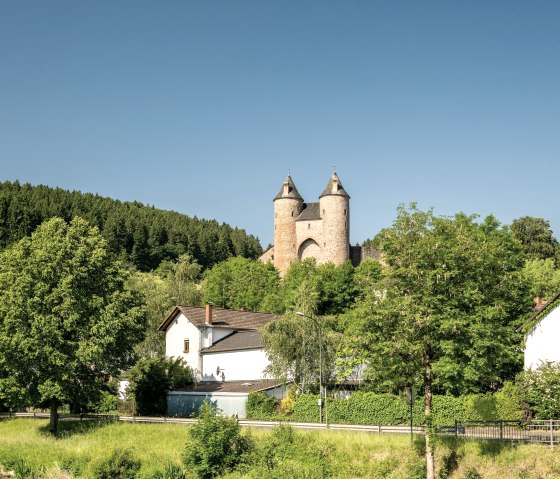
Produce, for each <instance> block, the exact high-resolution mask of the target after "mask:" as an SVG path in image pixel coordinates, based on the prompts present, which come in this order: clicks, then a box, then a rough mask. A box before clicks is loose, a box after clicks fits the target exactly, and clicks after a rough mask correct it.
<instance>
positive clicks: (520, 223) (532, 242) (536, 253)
mask: <svg viewBox="0 0 560 479" xmlns="http://www.w3.org/2000/svg"><path fill="white" fill-rule="evenodd" d="M510 229H511V232H512V234H513V236H514V237H515V238H516V239H517V240H518V241H519V242H520V243H521V245H522V246H523V252H524V254H525V257H526V258H527V259H528V260H535V259H548V258H551V259H554V260H556V259H557V256H558V252H559V248H560V244H559V243H558V240H557V239H556V238H555V237H554V235H553V233H552V230H551V229H550V223H549V222H548V221H546V220H545V219H544V218H535V217H533V216H523V217H521V218H518V219H516V220H513V222H512V223H511V226H510Z"/></svg>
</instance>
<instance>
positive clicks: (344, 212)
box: [344, 208, 346, 216]
mask: <svg viewBox="0 0 560 479" xmlns="http://www.w3.org/2000/svg"><path fill="white" fill-rule="evenodd" d="M344 216H346V208H344Z"/></svg>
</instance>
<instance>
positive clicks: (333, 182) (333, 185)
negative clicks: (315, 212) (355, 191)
mask: <svg viewBox="0 0 560 479" xmlns="http://www.w3.org/2000/svg"><path fill="white" fill-rule="evenodd" d="M327 195H339V196H348V198H350V195H349V194H348V193H346V190H345V189H344V187H343V186H342V183H341V182H340V178H339V177H338V175H337V174H336V171H335V172H333V174H332V176H331V179H330V180H329V182H328V183H327V186H326V187H325V189H324V190H323V192H322V193H321V195H320V196H319V198H322V197H323V196H327Z"/></svg>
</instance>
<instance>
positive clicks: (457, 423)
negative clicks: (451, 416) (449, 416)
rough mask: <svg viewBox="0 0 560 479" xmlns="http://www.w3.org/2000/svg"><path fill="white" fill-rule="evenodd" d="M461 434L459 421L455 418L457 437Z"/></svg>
mask: <svg viewBox="0 0 560 479" xmlns="http://www.w3.org/2000/svg"><path fill="white" fill-rule="evenodd" d="M458 435H459V421H457V419H455V437H457V436H458Z"/></svg>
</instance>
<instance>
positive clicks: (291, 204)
mask: <svg viewBox="0 0 560 479" xmlns="http://www.w3.org/2000/svg"><path fill="white" fill-rule="evenodd" d="M302 209H303V198H302V197H301V195H300V194H299V193H298V190H297V189H296V186H295V185H294V182H293V181H292V178H291V177H290V176H288V177H287V178H286V179H285V180H284V183H283V184H282V188H281V189H280V192H279V193H278V194H277V195H276V196H275V197H274V266H276V268H278V270H279V271H280V275H281V276H284V274H286V271H288V268H289V267H290V263H292V261H295V260H297V259H298V257H297V250H296V243H297V235H296V218H297V217H298V216H299V214H300V213H301V210H302Z"/></svg>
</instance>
